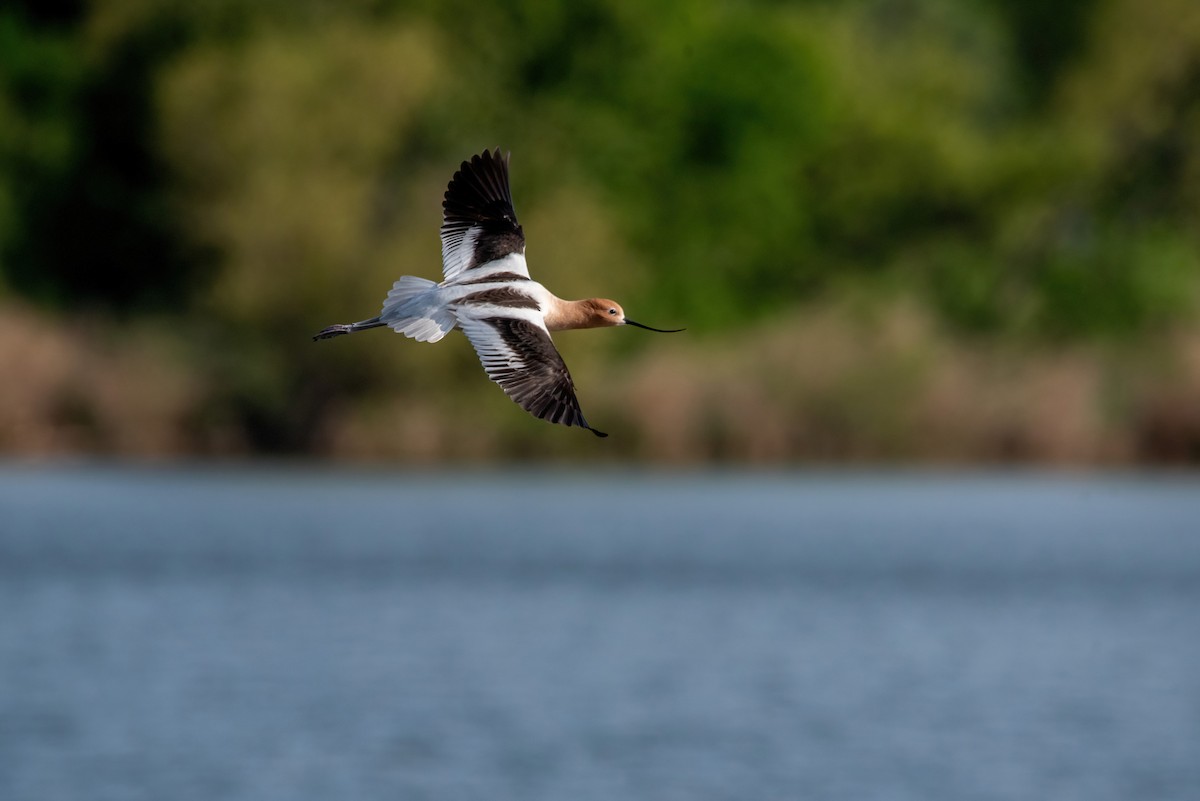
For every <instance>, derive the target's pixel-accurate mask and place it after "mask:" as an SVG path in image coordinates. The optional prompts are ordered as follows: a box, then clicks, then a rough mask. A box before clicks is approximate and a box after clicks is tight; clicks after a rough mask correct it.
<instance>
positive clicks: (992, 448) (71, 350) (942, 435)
mask: <svg viewBox="0 0 1200 801" xmlns="http://www.w3.org/2000/svg"><path fill="white" fill-rule="evenodd" d="M297 333H298V335H301V334H302V333H303V332H297ZM618 333H623V332H618ZM458 338H459V337H457V336H455V337H453V339H458ZM363 339H365V337H364V338H360V340H359V341H358V342H357V344H359V345H360V346H361V345H362V340H363ZM373 339H377V340H381V342H377V343H375V345H374V347H373V348H372V349H373V350H378V349H383V350H384V351H387V350H390V349H395V355H396V358H395V359H394V362H395V366H394V367H393V372H395V373H397V374H399V373H400V372H401V371H402V370H404V369H406V367H405V365H404V362H406V361H407V362H409V363H410V365H411V363H412V362H413V361H414V360H412V359H404V358H402V355H403V354H404V352H405V351H406V350H418V349H420V350H425V351H435V350H436V351H437V352H436V353H426V354H418V355H423V356H424V358H421V359H420V360H419V361H421V362H426V363H427V364H428V363H431V362H433V361H436V360H437V359H443V360H445V361H448V362H454V363H456V366H459V367H465V368H468V369H465V370H453V371H451V372H450V373H449V374H447V373H446V372H444V371H443V372H437V371H435V373H434V374H433V375H431V376H429V378H430V380H429V381H426V380H424V379H423V377H422V376H420V375H410V376H408V380H406V381H401V380H400V377H399V376H396V379H397V381H400V383H402V384H403V385H402V386H397V387H395V388H393V389H391V390H389V391H382V392H380V391H369V392H364V393H362V394H360V395H358V396H356V397H352V398H351V397H345V396H343V397H335V396H333V395H330V396H329V397H327V398H325V399H323V400H321V399H314V398H313V397H311V396H309V397H307V398H305V397H297V398H295V399H294V400H295V402H296V405H295V406H291V405H290V404H289V402H288V400H287V399H283V400H282V401H281V403H282V406H283V407H284V409H285V410H290V412H291V413H292V414H297V413H300V412H303V411H304V410H305V409H307V410H308V413H309V414H310V418H309V419H308V420H304V421H301V420H298V419H294V418H293V421H294V424H295V425H298V426H304V427H306V431H307V434H308V437H307V439H306V441H304V442H290V443H282V444H281V443H279V442H278V441H274V442H272V441H270V440H269V439H268V438H269V437H271V436H275V434H274V433H273V432H272V431H269V430H267V431H256V430H254V429H253V428H252V422H253V421H252V420H246V419H243V420H241V421H235V419H234V418H233V417H232V416H222V415H221V414H220V408H221V405H222V404H225V408H226V409H228V408H229V400H228V398H222V395H223V391H222V388H221V385H220V382H221V380H222V379H221V376H220V374H219V367H214V366H212V365H209V366H208V367H207V368H206V367H205V366H204V365H205V360H204V359H203V358H200V357H195V358H189V351H190V350H193V349H194V348H195V345H192V344H189V342H188V339H187V338H186V336H184V335H181V334H179V333H178V332H176V331H170V330H167V329H165V328H156V327H155V326H149V327H145V328H142V329H140V330H136V331H133V332H131V331H130V330H129V329H128V328H127V327H126V326H124V325H121V324H118V323H114V322H112V321H103V320H101V319H98V318H97V319H91V320H86V321H78V322H75V323H73V324H63V323H62V322H61V321H59V320H55V319H53V318H50V317H48V316H46V315H45V314H42V313H39V312H36V311H34V310H31V309H30V308H28V307H18V306H14V305H12V304H9V305H6V306H4V307H3V308H2V309H0V370H3V372H4V373H5V374H6V375H10V376H20V380H14V381H9V382H5V383H4V388H3V389H0V452H4V453H8V454H20V455H24V456H27V457H38V458H55V457H66V456H74V455H89V456H103V457H110V456H116V457H130V458H135V459H164V458H165V459H175V458H189V457H197V456H198V457H202V458H217V459H224V458H244V457H250V456H254V455H265V454H272V455H276V456H279V455H288V456H304V457H316V458H329V459H334V460H340V461H346V462H359V463H371V462H398V463H409V464H438V463H444V462H467V463H485V462H502V461H505V460H511V459H514V458H515V459H518V460H523V459H537V458H540V457H549V458H553V459H565V460H576V459H583V460H588V461H592V462H600V463H605V462H615V461H638V462H642V463H649V464H661V465H687V464H698V463H706V462H718V461H719V462H731V463H742V464H747V465H781V464H794V463H804V462H814V463H827V464H838V463H880V462H882V463H915V464H931V465H936V464H972V463H977V464H1039V465H1051V466H1070V467H1079V466H1106V467H1111V466H1130V465H1139V466H1149V465H1183V464H1190V463H1194V462H1195V461H1196V460H1197V458H1198V457H1200V327H1195V328H1193V329H1192V330H1179V331H1177V332H1173V333H1169V334H1163V335H1162V336H1161V337H1159V338H1157V339H1156V340H1155V341H1153V342H1143V343H1141V344H1140V345H1139V346H1138V347H1132V346H1130V345H1127V344H1112V345H1097V344H1087V345H1080V344H1065V345H1061V346H1057V347H1053V348H1049V347H1045V346H1039V347H1036V348H1031V347H1027V348H1022V347H1019V346H1012V345H1006V344H997V343H995V342H992V341H989V340H986V339H976V340H970V339H967V340H964V339H962V338H959V337H956V336H953V335H950V334H947V333H945V332H944V331H940V330H938V329H937V327H936V326H934V325H933V324H932V323H931V320H930V317H929V315H927V314H923V313H921V312H920V311H919V310H918V309H917V308H916V307H915V306H914V305H913V304H912V303H904V302H901V303H897V304H894V305H890V306H888V307H886V308H882V309H878V310H875V311H872V312H870V313H864V312H863V311H862V310H861V309H860V308H855V307H854V306H853V304H831V305H829V306H826V307H819V306H818V307H813V308H808V309H805V310H802V311H798V312H797V313H795V314H793V315H787V316H781V317H779V318H777V319H775V320H773V321H770V322H768V323H764V324H762V325H760V326H757V327H754V328H748V329H745V330H741V331H737V332H734V333H732V334H730V333H728V332H725V333H722V334H720V335H713V334H708V335H702V336H699V337H694V338H692V339H691V340H689V341H687V342H678V341H677V342H671V343H654V342H651V343H647V344H645V345H644V346H643V347H641V348H639V350H638V351H637V352H636V353H633V354H624V353H615V352H614V350H613V348H611V347H610V348H592V347H589V344H590V343H588V342H585V341H583V340H582V338H579V339H576V338H568V337H566V336H563V337H560V340H566V343H565V344H564V346H563V349H564V350H565V351H567V353H568V358H569V359H571V360H572V362H573V363H574V364H575V365H576V367H575V370H574V372H575V378H576V384H577V385H578V386H579V391H580V394H581V397H582V399H583V403H584V404H585V408H586V409H587V412H588V414H589V415H590V416H592V417H594V418H595V419H597V420H603V421H604V423H605V425H608V426H609V427H610V428H612V429H614V431H613V434H614V436H612V437H611V442H605V443H594V442H592V441H591V440H592V439H593V438H591V437H587V438H584V437H579V436H572V435H573V434H575V433H577V432H573V431H565V432H564V431H559V430H558V429H555V428H551V427H549V426H546V425H545V424H544V423H541V422H540V421H537V420H533V419H529V420H526V419H525V418H524V417H523V416H521V415H519V414H515V413H514V410H513V409H512V408H509V407H510V406H511V404H510V403H509V402H508V400H507V399H506V398H504V396H503V395H502V394H501V393H500V392H499V390H497V389H496V388H495V387H494V386H492V385H491V384H490V383H488V382H487V381H486V378H484V377H483V376H477V375H473V374H471V372H472V371H471V370H470V369H469V368H470V367H471V365H470V358H471V357H472V355H473V354H471V353H470V352H469V347H467V346H466V344H465V342H463V343H459V345H460V346H461V347H453V346H441V347H439V346H436V345H435V346H428V345H422V344H419V343H412V342H409V341H408V340H405V339H403V338H401V337H399V336H397V335H395V334H392V333H391V332H381V333H380V335H379V336H378V337H374V338H373ZM448 341H449V340H448ZM310 344H311V343H310ZM313 347H314V348H317V347H319V346H318V345H313ZM327 355H328V357H329V358H330V359H331V360H335V359H338V358H339V354H336V353H333V352H332V351H331V352H329V353H328V354H327ZM192 356H195V354H192ZM385 358H386V354H385ZM412 369H414V370H417V369H419V367H415V366H414V367H412ZM460 373H461V374H460ZM282 413H283V412H281V414H282Z"/></svg>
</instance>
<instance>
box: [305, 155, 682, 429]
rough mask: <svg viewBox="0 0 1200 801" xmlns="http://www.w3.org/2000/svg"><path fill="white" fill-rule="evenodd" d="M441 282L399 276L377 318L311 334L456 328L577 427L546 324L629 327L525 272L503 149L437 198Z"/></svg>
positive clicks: (539, 406) (539, 407) (556, 417)
mask: <svg viewBox="0 0 1200 801" xmlns="http://www.w3.org/2000/svg"><path fill="white" fill-rule="evenodd" d="M442 273H443V280H442V282H441V283H440V284H439V283H435V282H434V281H430V280H428V279H426V278H418V277H416V276H413V275H405V276H401V278H400V280H398V281H396V283H395V284H394V285H393V286H392V291H391V292H388V295H387V298H386V299H385V300H384V302H383V311H382V312H381V313H380V315H379V316H378V317H372V318H371V319H370V320H363V321H362V322H358V323H346V324H339V325H331V326H329V327H328V328H326V329H324V330H322V331H320V332H319V333H317V335H316V336H314V337H313V340H314V341H315V340H318V339H329V338H331V337H336V336H341V335H342V334H352V333H354V332H355V331H363V330H365V329H368V328H379V327H382V326H388V327H389V328H391V329H393V330H395V331H398V332H400V333H401V334H404V335H405V336H406V337H410V338H412V339H415V340H417V341H418V342H437V341H438V340H439V339H441V338H442V337H444V336H446V334H448V333H450V331H451V330H453V329H454V328H455V327H456V326H457V327H459V328H461V329H462V331H463V333H464V334H466V335H467V339H469V340H470V341H471V345H473V346H474V348H475V352H476V353H477V354H478V355H479V359H480V361H481V362H483V369H484V370H485V371H487V374H488V378H490V379H492V380H493V381H495V382H496V383H497V384H499V385H500V387H501V388H502V389H503V390H504V392H505V394H507V395H508V397H510V398H512V399H513V400H514V401H516V402H517V403H518V404H520V406H521V408H523V409H524V410H525V411H527V412H529V413H530V414H532V415H533V416H534V417H538V418H540V419H542V420H549V421H550V422H552V423H561V424H562V425H565V426H579V427H580V428H586V429H588V430H589V431H591V432H592V433H593V434H595V435H596V436H598V437H606V436H608V435H607V434H605V433H604V432H602V431H597V430H596V429H594V428H592V427H591V426H589V425H588V424H587V421H586V420H584V418H583V413H582V412H581V411H580V410H579V401H578V399H576V397H575V384H574V383H573V382H572V381H571V374H570V372H568V371H567V365H566V364H565V363H564V362H563V359H562V356H560V355H559V353H558V350H556V349H555V347H554V343H553V342H552V341H551V339H550V332H551V331H565V330H567V329H571V328H605V327H608V326H614V325H632V326H636V327H638V328H645V329H646V330H648V331H658V332H660V333H664V334H671V333H675V332H676V331H682V330H683V329H682V328H677V329H671V330H664V329H661V328H651V327H650V326H648V325H642V324H641V323H635V322H634V321H633V320H630V319H629V318H628V317H626V316H625V311H624V310H623V309H622V308H621V304H619V303H617V302H616V301H613V300H608V299H606V298H588V299H586V300H563V299H562V298H559V297H557V296H555V295H554V293H552V292H551V291H550V290H548V289H546V287H544V286H542V285H541V284H539V283H538V282H536V281H534V280H532V279H530V277H529V268H528V267H527V266H526V264H525V234H524V233H523V232H522V230H521V225H520V223H518V222H517V213H516V212H515V211H514V210H513V205H512V192H511V190H510V189H509V186H508V157H507V156H501V155H500V150H499V149H497V150H496V152H495V153H491V152H488V151H486V150H485V151H484V152H483V153H481V154H479V155H478V156H473V157H472V158H471V160H470V161H464V162H463V163H462V165H461V166H460V167H459V170H458V172H456V173H454V177H453V178H451V179H450V184H449V186H447V187H446V196H445V199H444V200H443V201H442Z"/></svg>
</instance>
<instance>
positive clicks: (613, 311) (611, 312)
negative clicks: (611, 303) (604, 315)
mask: <svg viewBox="0 0 1200 801" xmlns="http://www.w3.org/2000/svg"><path fill="white" fill-rule="evenodd" d="M608 313H609V314H616V313H617V310H616V309H609V310H608Z"/></svg>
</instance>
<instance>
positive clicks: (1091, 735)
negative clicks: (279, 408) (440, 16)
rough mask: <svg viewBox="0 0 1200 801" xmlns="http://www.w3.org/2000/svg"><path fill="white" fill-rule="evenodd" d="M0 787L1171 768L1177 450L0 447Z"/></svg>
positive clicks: (579, 799) (1185, 524) (632, 789)
mask: <svg viewBox="0 0 1200 801" xmlns="http://www.w3.org/2000/svg"><path fill="white" fill-rule="evenodd" d="M0 798H3V799H7V800H8V801H55V800H56V799H71V800H72V801H75V800H76V799H147V801H149V800H150V799H154V800H155V801H162V800H163V799H171V801H186V800H189V799H196V800H197V801H199V800H201V799H203V801H212V799H247V801H249V799H254V800H255V801H274V800H275V799H279V800H280V801H282V800H283V799H289V800H292V799H312V800H313V801H317V800H318V799H319V800H320V801H329V800H330V799H339V801H340V800H341V799H381V798H387V799H401V800H402V801H408V800H409V799H413V800H415V801H420V799H439V800H440V799H488V800H489V801H509V800H510V799H511V801H531V800H535V801H536V800H537V799H547V800H549V799H554V800H556V801H559V800H561V801H568V800H569V801H590V800H591V799H595V800H596V801H601V800H603V801H613V800H615V799H654V800H655V801H659V800H665V801H672V800H673V799H679V801H684V800H687V801H694V800H696V799H701V800H703V799H729V801H757V800H758V799H846V800H847V801H850V800H851V799H853V800H854V801H863V800H864V799H913V800H914V801H916V800H917V799H919V800H920V801H942V800H943V799H944V800H945V801H963V799H1013V800H1014V801H1016V800H1018V799H1019V800H1020V801H1028V800H1029V799H1056V800H1057V801H1066V800H1069V799H1079V801H1105V799H1112V800H1113V801H1117V800H1118V799H1119V800H1120V801H1129V800H1130V799H1140V800H1142V801H1145V800H1146V799H1179V801H1195V799H1197V798H1200V480H1197V479H1196V478H1195V477H1188V476H1179V475H1175V476H1172V475H1161V476H1099V477H1063V476H1053V475H1044V474H1033V475H974V476H968V477H953V476H950V475H929V474H903V473H901V474H854V473H846V474H820V473H803V472H800V473H793V474H737V473H681V474H654V473H621V472H603V473H574V472H570V471H567V472H559V473H550V472H536V471H513V472H501V471H497V472H474V473H434V474H430V475H422V474H418V473H407V472H395V473H391V472H340V471H320V470H311V471H307V470H292V469H283V470H254V469H236V470H226V471H222V470H216V469H196V470H185V469H178V468H164V469H158V470H152V469H114V468H103V467H95V468H88V467H83V468H75V469H62V468H59V469H50V468H41V469H33V468H24V467H21V466H15V465H9V466H6V467H0Z"/></svg>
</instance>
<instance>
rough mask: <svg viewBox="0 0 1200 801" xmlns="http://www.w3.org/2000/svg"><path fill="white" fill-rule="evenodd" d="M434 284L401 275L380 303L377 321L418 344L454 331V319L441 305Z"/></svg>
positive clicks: (434, 282) (423, 279)
mask: <svg viewBox="0 0 1200 801" xmlns="http://www.w3.org/2000/svg"><path fill="white" fill-rule="evenodd" d="M437 289H438V285H437V282H436V281H430V280H429V279H427V278H418V277H417V276H415V275H404V276H401V277H400V280H398V281H397V282H396V283H395V284H393V285H392V291H391V292H388V295H387V299H386V300H384V302H383V312H382V313H381V314H380V315H379V319H380V321H381V322H382V323H383V324H384V325H386V326H389V327H391V328H392V330H394V331H397V332H399V333H401V334H404V336H406V337H411V338H412V339H415V340H417V341H418V342H437V341H438V340H439V339H441V338H442V337H444V336H446V334H448V333H450V332H451V331H452V330H454V325H455V322H456V321H455V319H454V315H452V314H451V313H450V312H449V311H448V310H447V309H445V308H444V306H443V304H442V303H441V302H440V300H439V298H438V293H437Z"/></svg>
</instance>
